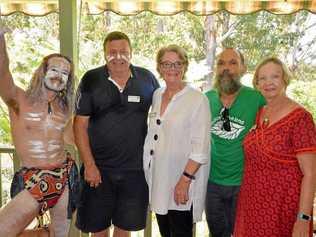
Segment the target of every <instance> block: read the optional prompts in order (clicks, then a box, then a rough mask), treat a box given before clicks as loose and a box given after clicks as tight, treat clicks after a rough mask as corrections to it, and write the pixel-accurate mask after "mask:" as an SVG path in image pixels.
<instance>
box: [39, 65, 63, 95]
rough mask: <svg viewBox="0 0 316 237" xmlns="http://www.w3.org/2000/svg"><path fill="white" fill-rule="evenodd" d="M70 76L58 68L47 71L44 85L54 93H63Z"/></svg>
mask: <svg viewBox="0 0 316 237" xmlns="http://www.w3.org/2000/svg"><path fill="white" fill-rule="evenodd" d="M68 77H69V74H68V73H67V72H64V71H62V70H60V69H58V68H55V67H53V68H50V69H48V70H47V72H46V75H45V78H44V83H45V86H46V87H47V88H48V89H50V90H53V91H62V90H64V89H65V88H66V84H67V81H68Z"/></svg>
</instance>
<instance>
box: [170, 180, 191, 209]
mask: <svg viewBox="0 0 316 237" xmlns="http://www.w3.org/2000/svg"><path fill="white" fill-rule="evenodd" d="M190 183H191V180H190V179H189V178H187V177H184V176H183V175H182V176H181V178H180V179H179V181H178V183H177V185H176V187H175V189H174V201H175V202H176V204H177V205H180V204H186V203H187V201H188V200H189V187H190Z"/></svg>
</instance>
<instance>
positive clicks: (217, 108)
mask: <svg viewBox="0 0 316 237" xmlns="http://www.w3.org/2000/svg"><path fill="white" fill-rule="evenodd" d="M206 96H207V97H208V99H209V104H210V109H211V115H212V128H211V168H210V177H209V180H210V181H212V182H214V183H217V184H220V185H240V183H241V179H242V174H243V167H244V152H243V147H242V143H243V140H244V137H245V135H246V134H247V133H248V131H249V129H250V128H251V127H252V126H253V124H254V122H255V119H256V113H257V111H258V109H259V108H260V107H261V106H263V105H264V104H265V100H264V97H263V96H262V95H261V94H260V93H259V92H257V91H255V90H254V89H252V88H250V87H246V86H242V87H241V89H240V91H239V94H238V95H237V97H236V99H235V101H234V102H233V104H232V105H231V107H230V108H229V119H230V125H231V131H229V132H227V131H225V130H223V129H222V125H223V121H222V120H221V114H220V112H221V110H222V108H223V105H222V103H221V101H220V98H219V94H218V92H217V90H210V91H208V92H206Z"/></svg>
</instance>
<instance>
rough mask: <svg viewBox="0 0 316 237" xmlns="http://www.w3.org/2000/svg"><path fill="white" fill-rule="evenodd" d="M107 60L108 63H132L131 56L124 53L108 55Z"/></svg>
mask: <svg viewBox="0 0 316 237" xmlns="http://www.w3.org/2000/svg"><path fill="white" fill-rule="evenodd" d="M105 58H106V61H107V62H108V63H110V62H111V61H113V60H124V61H125V62H127V63H130V56H129V55H128V54H124V53H117V54H108V55H106V57H105Z"/></svg>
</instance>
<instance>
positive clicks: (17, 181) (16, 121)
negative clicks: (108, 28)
mask: <svg viewBox="0 0 316 237" xmlns="http://www.w3.org/2000/svg"><path fill="white" fill-rule="evenodd" d="M8 31H9V30H8V29H7V28H5V27H3V26H1V25H0V96H1V98H2V100H3V101H4V103H5V104H6V105H7V106H8V110H9V117H10V125H11V133H12V138H13V143H14V146H15V149H16V152H17V155H18V157H19V159H20V163H21V169H20V170H19V171H17V172H16V173H15V175H14V178H13V182H12V186H11V196H12V200H11V201H10V202H9V203H8V204H7V205H6V206H4V207H3V208H2V209H1V210H0V236H3V237H4V236H5V237H14V236H18V235H19V234H20V233H21V232H22V231H23V230H24V229H25V227H26V226H27V225H28V224H29V223H30V222H31V221H32V220H33V219H34V218H35V217H36V216H38V215H41V214H43V213H44V212H45V211H47V210H49V212H50V217H51V230H52V231H53V232H54V235H55V237H65V236H67V235H68V230H69V226H70V220H69V219H68V218H71V213H72V211H73V206H72V204H73V202H72V201H73V200H72V199H73V198H74V196H75V195H73V193H72V191H71V190H74V189H73V188H74V182H73V181H74V172H75V167H76V166H75V164H74V162H73V160H72V159H71V157H70V155H69V154H66V153H65V147H64V138H65V137H68V138H69V139H68V140H70V139H71V122H70V121H71V119H70V118H71V113H72V103H73V102H72V101H73V100H72V97H73V85H74V75H73V64H72V62H71V61H70V60H69V59H68V58H66V57H65V56H62V55H61V54H51V55H49V56H47V57H45V58H44V59H43V61H42V63H41V65H40V66H39V67H38V68H37V70H36V71H35V73H34V75H33V77H32V80H31V82H30V85H29V88H28V89H27V90H23V89H22V88H20V87H18V86H16V85H15V83H14V81H13V79H12V75H11V73H10V70H9V58H8V54H7V50H6V42H5V37H4V34H5V33H7V32H8ZM67 124H70V126H67ZM67 127H69V128H70V129H69V136H66V134H67V133H68V132H67ZM66 140H67V139H66ZM77 184H78V183H77Z"/></svg>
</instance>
